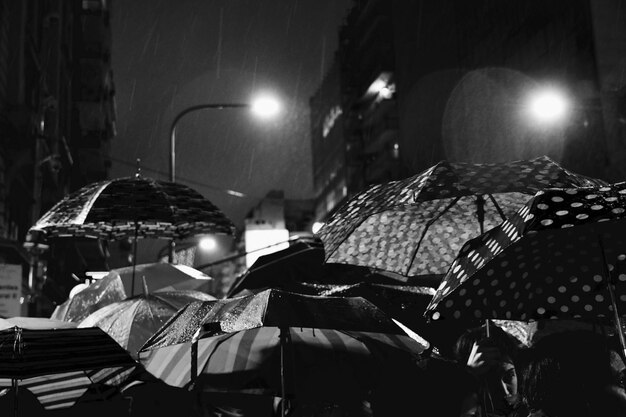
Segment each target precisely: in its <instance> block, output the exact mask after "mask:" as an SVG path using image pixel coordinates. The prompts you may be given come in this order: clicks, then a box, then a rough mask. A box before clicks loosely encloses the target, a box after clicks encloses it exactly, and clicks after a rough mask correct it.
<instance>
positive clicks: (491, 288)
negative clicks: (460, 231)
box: [427, 182, 626, 337]
mask: <svg viewBox="0 0 626 417" xmlns="http://www.w3.org/2000/svg"><path fill="white" fill-rule="evenodd" d="M625 213H626V183H625V182H622V183H618V184H613V185H611V186H605V187H586V188H569V189H547V190H544V191H540V192H538V193H537V195H536V196H535V197H534V198H533V199H531V200H530V201H529V202H528V203H527V204H526V205H525V206H524V207H522V208H521V209H520V210H519V211H518V212H517V213H516V214H515V215H514V216H511V218H510V219H509V220H507V221H505V222H503V223H502V225H500V226H498V227H496V228H494V229H492V230H490V231H488V232H487V233H485V234H484V235H482V236H480V237H478V238H476V239H473V240H470V241H468V242H467V243H466V244H465V246H464V247H463V248H462V249H461V251H460V252H459V255H458V257H457V259H456V260H455V261H454V263H453V264H452V266H451V267H450V270H449V271H448V273H447V275H446V276H445V278H444V279H443V281H442V282H441V285H440V286H439V288H438V289H437V292H436V293H435V295H434V296H433V299H432V301H431V303H430V305H429V306H428V308H427V315H428V316H431V317H433V318H448V317H451V318H463V317H464V316H468V315H469V316H470V317H475V318H478V319H485V318H500V319H512V320H522V321H529V320H541V319H555V318H556V319H593V320H601V321H607V320H609V319H610V318H611V317H612V318H613V320H614V324H615V325H616V326H618V328H621V326H620V321H621V320H620V317H619V314H618V310H619V309H622V311H623V309H624V307H626V306H625V303H626V291H624V282H625V281H626V274H624V273H622V272H620V267H621V266H622V264H623V261H624V260H625V259H626V214H625ZM617 333H618V336H620V337H623V335H622V331H618V332H617Z"/></svg>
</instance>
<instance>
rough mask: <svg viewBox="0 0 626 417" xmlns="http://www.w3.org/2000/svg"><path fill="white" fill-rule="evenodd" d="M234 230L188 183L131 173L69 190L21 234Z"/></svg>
mask: <svg viewBox="0 0 626 417" xmlns="http://www.w3.org/2000/svg"><path fill="white" fill-rule="evenodd" d="M234 231H235V226H234V224H233V222H232V221H231V220H230V219H229V218H227V217H226V216H225V215H224V213H222V211H221V210H220V209H218V208H217V207H216V206H215V205H214V204H213V203H211V202H210V201H209V200H207V199H206V198H204V197H203V196H202V195H201V194H200V193H198V192H197V191H195V190H193V189H192V188H189V187H187V186H185V185H183V184H178V183H172V182H166V181H158V180H155V179H151V178H146V177H142V176H139V175H135V176H133V177H125V178H116V179H112V180H106V181H102V182H97V183H93V184H90V185H87V186H85V187H83V188H81V189H79V190H78V191H76V192H74V193H73V194H70V195H69V196H67V197H65V198H64V199H62V200H61V201H59V202H58V203H57V204H56V205H55V206H54V207H52V208H51V209H50V210H48V212H47V213H45V214H44V215H43V216H42V217H41V218H40V219H39V220H38V221H37V222H36V223H35V225H33V226H32V227H31V228H30V230H29V231H28V234H27V236H26V239H27V241H33V242H37V241H39V240H44V239H46V238H51V237H89V238H99V239H105V240H117V239H122V238H127V237H137V238H161V239H183V238H186V237H189V236H194V235H198V234H204V233H207V234H209V233H223V234H231V235H232V234H233V233H234Z"/></svg>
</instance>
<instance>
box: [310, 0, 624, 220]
mask: <svg viewBox="0 0 626 417" xmlns="http://www.w3.org/2000/svg"><path fill="white" fill-rule="evenodd" d="M620 3H621V2H620V1H619V0H526V1H521V2H501V1H497V0H465V1H455V0H442V1H436V2H435V1H426V0H412V1H403V0H395V1H387V2H384V1H381V0H369V1H367V0H363V1H358V0H355V2H354V6H353V8H352V10H351V11H350V12H349V14H348V16H347V18H346V20H345V24H344V26H343V27H342V28H341V30H340V33H339V39H340V47H339V48H338V51H337V55H336V62H335V66H336V68H333V69H332V70H331V72H329V74H328V76H327V77H326V79H325V80H324V82H323V83H322V85H321V86H320V89H319V90H318V92H317V93H316V95H315V96H314V97H313V98H312V99H311V115H312V142H313V146H312V149H313V161H314V170H315V171H314V178H315V184H316V187H315V192H316V197H317V210H316V220H322V219H324V218H325V217H326V216H327V214H328V212H329V211H331V210H332V209H333V208H334V207H336V206H337V205H338V204H340V203H341V201H342V199H345V198H346V197H348V196H350V195H353V194H354V193H355V192H358V191H359V190H361V189H363V188H364V187H366V186H367V185H369V184H371V183H375V182H382V181H388V180H390V179H394V178H398V177H406V176H408V175H412V174H415V173H418V172H421V171H423V170H424V169H427V168H428V167H430V166H432V165H434V164H435V163H437V162H438V161H440V160H443V159H447V160H450V161H467V162H477V163H482V162H501V161H507V160H516V159H528V158H533V157H536V156H539V155H548V156H550V157H551V158H553V159H554V160H556V161H558V162H560V163H561V164H562V165H564V166H565V167H566V168H568V169H571V170H573V171H575V172H579V173H582V174H586V175H590V176H595V177H599V178H603V179H606V180H609V181H619V180H623V179H625V178H626V168H624V166H625V164H624V162H625V161H626V148H625V147H624V146H623V142H624V139H626V98H625V96H626V88H625V84H626V75H625V74H626V60H625V59H624V57H625V56H626V8H624V7H620ZM335 73H337V74H339V75H335ZM381 80H382V82H381ZM376 85H378V86H379V88H378V89H375V88H371V87H372V86H376ZM380 86H385V87H391V88H389V89H388V90H382V91H384V92H385V97H389V98H388V99H386V100H385V99H383V100H381V98H382V97H380V94H378V96H377V97H376V99H374V100H373V102H374V103H376V104H377V106H374V107H373V108H374V109H376V110H374V111H372V110H371V109H372V107H368V104H367V101H368V100H367V98H368V93H369V94H370V95H369V97H370V101H372V99H371V97H372V96H371V92H372V91H378V92H379V93H380V91H381V90H380ZM545 88H551V89H555V90H557V91H560V92H562V93H563V94H564V96H565V97H566V100H567V104H568V111H567V114H566V118H565V119H563V120H560V121H559V122H558V123H556V122H555V123H554V124H552V125H548V124H542V123H540V122H538V121H537V120H536V119H533V118H532V117H531V114H530V112H529V104H528V103H529V100H530V99H531V97H532V95H533V94H535V93H537V92H539V91H541V90H542V89H545ZM331 92H332V93H331ZM377 100H378V102H377ZM334 106H338V109H339V110H335V111H334V113H333V112H331V110H332V109H334V108H335V107H334ZM377 113H378V114H380V113H384V114H385V115H384V116H376V114H377ZM331 114H340V117H339V118H337V120H334V124H333V128H334V129H336V132H332V131H331V133H329V134H328V137H330V138H332V139H331V141H332V142H333V143H336V144H339V143H341V144H343V146H342V147H340V146H339V145H336V147H334V148H333V147H332V146H331V145H330V144H326V145H322V144H323V143H324V140H325V138H324V136H323V135H322V134H320V132H323V130H321V129H320V125H321V124H322V123H323V121H324V120H325V118H327V117H328V116H327V115H331ZM373 132H383V133H382V134H375V133H373ZM333 134H334V135H335V136H332V135H333ZM378 141H380V143H385V144H386V145H385V146H386V147H385V146H383V147H382V148H376V147H374V146H372V143H377V142H378ZM353 144H354V145H353ZM374 149H378V150H380V149H386V151H387V155H388V156H387V157H386V158H385V156H384V155H385V152H384V151H382V152H381V151H379V152H378V153H377V152H374V151H373V150H374ZM348 150H350V151H352V152H354V154H352V155H348ZM395 158H398V159H395ZM331 160H335V161H342V164H337V163H335V165H334V167H333V169H332V170H329V169H322V168H320V167H321V166H322V163H321V162H322V161H331ZM372 161H387V163H386V164H381V165H380V166H381V167H382V166H386V168H374V165H370V164H371V163H372ZM349 173H354V174H355V175H356V178H353V179H352V180H351V176H350V174H349ZM356 173H359V174H356ZM337 177H340V178H341V180H343V179H345V184H346V188H344V189H343V192H341V193H338V192H337V188H336V187H335V188H334V187H333V186H332V185H328V186H326V185H325V184H331V183H335V184H339V181H341V180H337V179H336V178H337ZM329 202H332V204H329Z"/></svg>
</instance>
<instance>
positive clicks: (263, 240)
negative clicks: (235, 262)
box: [244, 229, 289, 268]
mask: <svg viewBox="0 0 626 417" xmlns="http://www.w3.org/2000/svg"><path fill="white" fill-rule="evenodd" d="M244 238H245V241H246V252H248V254H247V255H246V266H247V267H248V268H249V267H250V266H252V264H253V263H254V261H256V260H257V258H258V257H259V256H261V255H267V254H270V253H273V252H276V251H279V250H281V249H286V248H288V247H289V230H287V229H260V230H246V231H245V233H244Z"/></svg>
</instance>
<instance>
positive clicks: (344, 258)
mask: <svg viewBox="0 0 626 417" xmlns="http://www.w3.org/2000/svg"><path fill="white" fill-rule="evenodd" d="M603 184H605V183H604V182H602V181H600V180H595V179H590V178H587V177H584V176H581V175H577V174H574V173H571V172H569V171H567V170H566V169H564V168H563V167H561V166H560V165H559V164H557V163H556V162H554V161H553V160H551V159H550V158H548V157H545V156H543V157H539V158H535V159H532V160H522V161H512V162H505V163H494V164H470V163H449V162H446V161H443V162H440V163H438V164H437V165H435V166H433V167H431V168H430V169H428V170H426V171H424V172H422V173H421V174H418V175H415V176H413V177H409V178H406V179H404V180H401V181H393V182H389V183H386V184H378V185H374V186H372V187H370V188H369V189H367V190H365V191H364V192H361V193H359V194H357V195H356V196H354V197H353V198H351V199H350V200H349V201H348V202H347V203H346V204H345V205H343V206H342V207H340V208H339V209H338V210H337V211H336V212H335V213H334V214H333V215H332V216H331V217H330V219H329V220H328V222H327V223H326V224H325V225H324V226H323V227H322V228H321V229H320V230H319V232H318V236H319V237H320V238H321V239H322V241H323V242H324V250H325V253H326V261H327V262H336V263H346V264H355V265H361V266H367V267H371V268H376V269H378V270H385V271H389V272H392V273H396V274H400V275H401V276H402V277H404V278H406V277H411V276H417V275H419V276H442V275H443V274H445V273H446V271H447V269H448V267H449V266H450V264H451V263H452V261H453V260H454V258H455V256H456V254H457V253H458V251H459V249H461V246H462V245H463V244H464V243H465V242H466V241H467V240H468V239H471V238H473V237H476V236H478V235H480V234H481V233H482V232H483V231H484V230H489V229H491V228H493V227H495V226H497V225H499V224H500V223H501V222H502V221H503V220H504V219H506V218H507V217H508V216H509V215H511V214H513V213H514V212H515V211H516V210H517V209H519V208H520V207H521V206H522V205H523V204H524V203H526V202H527V201H528V200H529V199H530V198H531V197H532V196H533V195H534V194H535V193H536V192H537V191H539V190H541V189H544V188H548V187H580V186H591V185H603ZM407 280H408V278H407Z"/></svg>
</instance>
